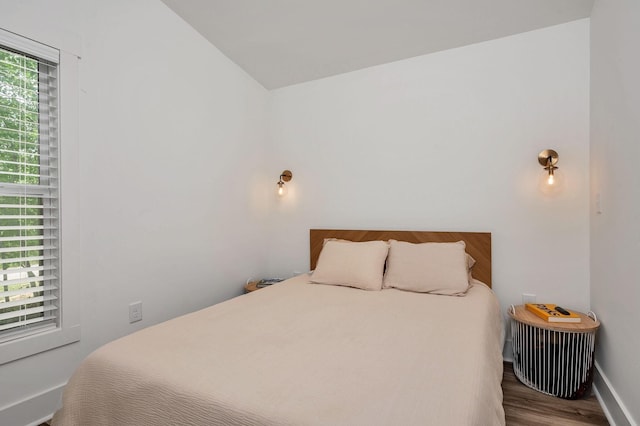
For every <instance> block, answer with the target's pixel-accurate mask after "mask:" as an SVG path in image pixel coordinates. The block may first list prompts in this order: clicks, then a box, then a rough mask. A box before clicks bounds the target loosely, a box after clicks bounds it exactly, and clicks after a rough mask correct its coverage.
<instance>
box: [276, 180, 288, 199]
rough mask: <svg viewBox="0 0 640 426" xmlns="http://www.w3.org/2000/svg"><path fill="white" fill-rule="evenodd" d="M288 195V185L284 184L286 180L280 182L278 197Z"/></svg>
mask: <svg viewBox="0 0 640 426" xmlns="http://www.w3.org/2000/svg"><path fill="white" fill-rule="evenodd" d="M285 195H287V187H286V186H285V185H284V182H282V181H280V182H278V197H284V196H285Z"/></svg>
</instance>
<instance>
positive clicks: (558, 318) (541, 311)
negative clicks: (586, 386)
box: [525, 303, 582, 322]
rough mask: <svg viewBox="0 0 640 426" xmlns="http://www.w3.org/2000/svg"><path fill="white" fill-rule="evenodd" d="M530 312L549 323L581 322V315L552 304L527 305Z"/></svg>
mask: <svg viewBox="0 0 640 426" xmlns="http://www.w3.org/2000/svg"><path fill="white" fill-rule="evenodd" d="M525 306H526V308H527V310H528V311H530V312H532V313H534V314H536V315H537V316H539V317H540V318H542V319H543V320H545V321H547V322H580V321H582V320H581V318H580V315H578V314H576V313H575V312H571V311H569V310H567V309H564V308H561V307H560V306H558V305H554V304H551V303H527V304H526V305H525Z"/></svg>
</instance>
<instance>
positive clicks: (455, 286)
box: [384, 240, 469, 295]
mask: <svg viewBox="0 0 640 426" xmlns="http://www.w3.org/2000/svg"><path fill="white" fill-rule="evenodd" d="M389 244H390V248H389V258H388V260H387V271H386V273H385V276H384V287H385V288H390V287H393V288H398V289H401V290H408V291H415V292H419V293H434V294H444V295H462V294H464V293H465V292H466V291H467V289H468V288H469V275H468V273H469V269H468V267H467V255H466V253H465V247H466V245H465V243H464V241H458V242H455V243H422V244H412V243H407V242H403V241H396V240H389Z"/></svg>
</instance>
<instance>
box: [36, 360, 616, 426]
mask: <svg viewBox="0 0 640 426" xmlns="http://www.w3.org/2000/svg"><path fill="white" fill-rule="evenodd" d="M502 391H503V393H504V400H503V404H502V405H503V406H504V412H505V417H506V420H507V426H556V425H562V426H584V425H605V426H606V425H608V424H609V422H607V418H606V417H605V416H604V413H603V412H602V408H600V404H599V403H598V400H597V399H596V397H595V396H593V395H592V396H590V397H589V398H585V399H579V400H575V401H569V400H566V399H561V398H556V397H554V396H549V395H545V394H543V393H540V392H538V391H535V390H533V389H529V388H528V387H526V386H525V385H523V384H522V383H520V382H519V381H518V379H517V378H516V376H515V375H514V374H513V367H512V365H511V363H508V362H505V363H504V376H503V379H502ZM40 426H47V424H45V423H43V424H42V425H40Z"/></svg>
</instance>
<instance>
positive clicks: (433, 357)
mask: <svg viewBox="0 0 640 426" xmlns="http://www.w3.org/2000/svg"><path fill="white" fill-rule="evenodd" d="M333 239H337V241H340V240H349V241H357V242H371V241H374V242H375V241H379V240H381V241H389V240H397V241H400V242H402V241H406V242H409V243H424V242H455V241H465V243H466V253H468V254H469V255H471V256H472V257H473V258H474V259H475V260H476V262H475V265H473V269H472V270H471V271H472V272H471V273H472V275H473V278H471V280H470V282H469V286H468V288H467V290H466V291H465V293H464V295H463V296H462V297H460V296H459V295H453V296H452V295H440V294H428V293H416V292H413V291H405V290H401V289H398V288H385V289H382V290H379V291H367V290H362V289H359V288H352V287H349V286H344V285H325V284H322V283H320V284H314V283H310V280H312V279H313V276H312V275H309V274H303V275H300V276H297V277H294V278H291V279H289V280H286V281H284V282H282V283H279V284H276V285H272V286H270V287H268V288H265V289H261V290H259V291H255V292H252V293H249V294H246V295H243V296H239V297H236V298H234V299H231V300H228V301H225V302H222V303H219V304H217V305H214V306H212V307H209V308H206V309H203V310H200V311H197V312H194V313H191V314H188V315H184V316H182V317H179V318H175V319H173V320H170V321H167V322H164V323H162V324H158V325H155V326H152V327H149V328H146V329H144V330H141V331H139V332H136V333H133V334H131V335H129V336H126V337H123V338H121V339H118V340H116V341H113V342H111V343H108V344H107V345H105V346H103V347H101V348H100V349H98V350H96V351H95V352H94V353H92V354H91V355H89V356H88V357H87V359H86V360H85V361H83V363H82V364H81V365H80V366H79V368H78V369H77V371H76V372H75V373H74V375H73V376H72V378H71V379H70V380H69V383H68V384H67V386H66V388H65V392H64V396H63V405H62V408H61V409H60V410H59V411H58V412H57V413H56V415H55V416H54V419H53V425H54V426H55V425H429V424H433V425H502V424H504V411H503V408H502V390H501V380H502V365H503V364H502V340H501V339H502V322H501V315H500V309H499V305H498V302H497V299H496V297H495V295H494V294H493V292H492V291H491V289H490V284H491V236H490V234H487V233H464V232H463V233H457V232H451V233H443V232H437V233H434V232H409V231H400V232H391V231H351V230H349V231H345V230H311V231H310V256H311V259H310V264H311V267H312V268H316V267H317V269H316V272H318V271H320V270H321V266H322V265H318V262H319V259H320V261H321V262H324V261H325V260H326V259H327V256H328V255H327V254H326V253H329V249H328V248H325V249H324V254H322V252H323V246H324V245H325V244H327V241H333ZM330 244H331V247H335V246H338V243H334V242H331V243H330ZM344 244H346V243H344ZM371 244H375V243H371ZM327 247H329V246H327ZM344 247H346V246H344V245H342V246H339V248H340V249H341V250H342V249H344ZM357 247H362V246H357ZM376 247H377V246H376ZM392 247H393V246H392ZM322 256H324V258H322ZM389 259H390V258H389ZM387 272H389V265H388V264H387ZM314 274H315V272H314ZM476 278H477V279H476ZM480 280H482V281H483V282H484V284H483V283H481V282H480Z"/></svg>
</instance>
